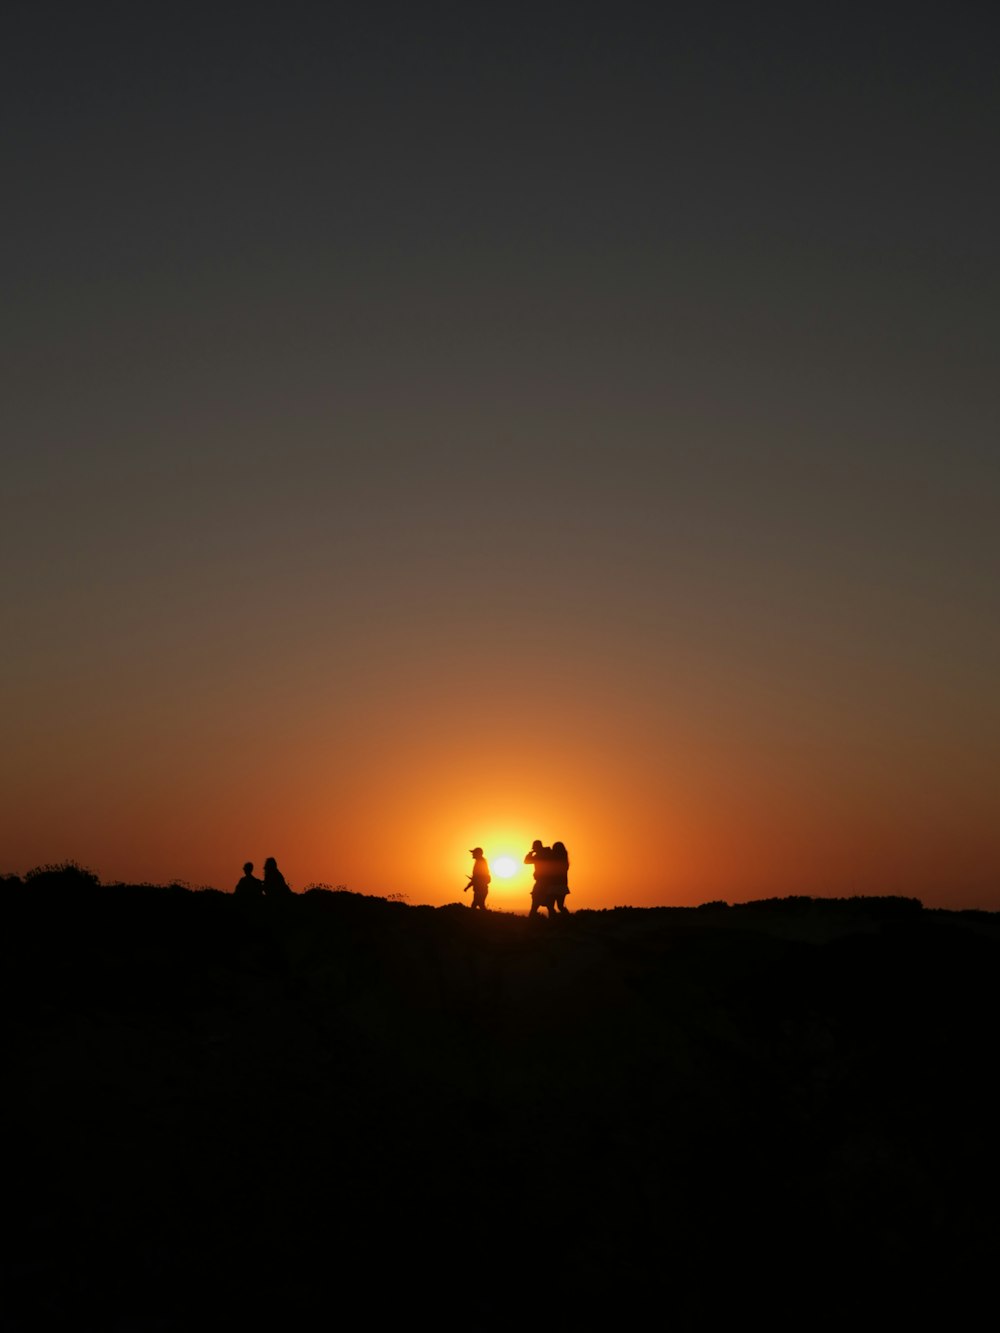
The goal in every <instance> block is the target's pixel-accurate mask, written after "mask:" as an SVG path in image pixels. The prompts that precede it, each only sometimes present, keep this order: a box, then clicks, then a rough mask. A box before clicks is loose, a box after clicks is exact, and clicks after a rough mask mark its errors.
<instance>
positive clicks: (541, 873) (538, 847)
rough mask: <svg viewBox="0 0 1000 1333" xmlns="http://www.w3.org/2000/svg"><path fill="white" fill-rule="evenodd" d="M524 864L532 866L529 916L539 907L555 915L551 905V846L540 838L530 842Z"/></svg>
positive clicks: (550, 914) (534, 913)
mask: <svg viewBox="0 0 1000 1333" xmlns="http://www.w3.org/2000/svg"><path fill="white" fill-rule="evenodd" d="M524 864H525V865H526V866H534V874H535V883H534V885H533V887H532V890H531V911H530V912H529V913H528V915H529V916H537V915H538V909H539V908H540V907H547V908H548V909H549V916H550V917H551V916H554V915H555V908H554V907H553V906H552V848H551V847H546V846H545V845H544V844H543V843H542V841H541V839H540V838H536V839H535V841H534V842H533V843H532V844H531V851H530V852H528V854H527V856H525V858H524Z"/></svg>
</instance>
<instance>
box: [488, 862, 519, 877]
mask: <svg viewBox="0 0 1000 1333" xmlns="http://www.w3.org/2000/svg"><path fill="white" fill-rule="evenodd" d="M492 870H493V873H494V875H496V876H497V877H498V878H499V879H510V877H511V875H513V874H514V873H515V872H516V870H517V862H516V861H512V860H511V858H510V857H509V856H498V857H497V859H496V860H495V861H494V862H493V866H492Z"/></svg>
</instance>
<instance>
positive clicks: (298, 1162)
mask: <svg viewBox="0 0 1000 1333" xmlns="http://www.w3.org/2000/svg"><path fill="white" fill-rule="evenodd" d="M0 888H2V900H0V901H2V904H3V909H4V912H5V924H6V925H7V926H8V929H7V930H6V931H5V932H4V935H3V937H2V941H0V951H2V968H0V976H2V981H0V984H2V986H3V987H5V988H6V993H5V997H4V999H5V1003H4V1005H3V1006H2V1012H3V1014H4V1015H5V1016H6V1018H7V1030H6V1033H5V1036H6V1049H7V1050H8V1052H9V1056H8V1073H9V1075H10V1077H9V1079H8V1085H9V1091H8V1093H7V1094H6V1110H7V1115H8V1125H7V1132H8V1136H9V1140H8V1141H9V1142H10V1143H12V1144H14V1145H16V1150H17V1161H18V1166H19V1168H20V1172H19V1174H18V1181H19V1183H16V1184H9V1196H10V1197H9V1201H8V1208H9V1210H10V1211H11V1215H12V1216H13V1217H16V1218H17V1222H18V1225H17V1227H16V1229H15V1234H14V1237H13V1240H12V1241H11V1242H9V1244H8V1248H7V1251H6V1253H5V1265H4V1268H5V1283H6V1287H5V1292H4V1300H5V1317H6V1318H7V1319H8V1320H9V1321H10V1322H11V1324H12V1327H15V1328H17V1327H34V1326H41V1325H43V1324H44V1325H46V1326H52V1325H53V1324H54V1325H60V1324H64V1325H67V1326H68V1325H70V1324H72V1325H74V1326H76V1327H108V1328H114V1327H125V1326H126V1325H129V1324H134V1323H136V1322H137V1321H140V1316H141V1319H142V1320H145V1321H146V1322H147V1323H150V1324H153V1323H155V1324H156V1326H157V1327H167V1328H171V1329H173V1328H177V1329H180V1328H186V1327H191V1326H192V1321H193V1322H194V1323H195V1324H197V1323H198V1322H199V1321H200V1322H201V1323H202V1324H204V1323H205V1322H210V1321H213V1320H214V1321H216V1322H217V1323H220V1322H221V1323H223V1324H227V1325H228V1324H230V1323H233V1322H242V1323H246V1324H247V1325H248V1326H250V1325H251V1324H255V1323H256V1322H258V1320H259V1318H260V1317H262V1316H265V1317H267V1318H268V1320H269V1321H271V1322H273V1321H277V1320H281V1321H282V1323H283V1324H284V1325H285V1326H309V1325H311V1324H312V1323H314V1322H317V1321H318V1320H319V1319H328V1318H329V1316H330V1311H331V1309H332V1308H334V1309H351V1308H368V1306H369V1305H371V1307H372V1309H377V1312H378V1314H379V1315H380V1316H382V1317H385V1318H388V1319H390V1320H392V1322H401V1321H403V1320H412V1312H413V1308H414V1304H415V1302H416V1303H419V1302H420V1301H421V1300H423V1299H425V1296H424V1295H422V1293H426V1292H427V1291H428V1289H429V1287H433V1288H434V1289H435V1290H437V1289H438V1288H440V1287H441V1286H442V1284H444V1285H445V1286H446V1292H445V1293H444V1295H443V1296H442V1299H443V1300H446V1301H447V1305H448V1309H449V1310H454V1311H456V1312H457V1313H456V1316H455V1318H453V1319H452V1318H451V1317H450V1316H449V1315H448V1313H447V1311H445V1312H444V1313H443V1314H442V1320H443V1323H444V1326H446V1327H452V1326H455V1327H457V1326H461V1327H463V1328H464V1327H468V1326H470V1325H471V1326H474V1327H477V1328H484V1329H490V1330H493V1329H496V1330H498V1333H499V1330H501V1329H502V1330H504V1331H505V1333H506V1331H507V1330H509V1328H510V1327H511V1326H512V1325H513V1324H514V1323H517V1322H523V1320H524V1315H525V1311H531V1312H532V1317H533V1318H534V1317H536V1316H539V1317H541V1318H542V1320H543V1322H545V1323H546V1324H549V1325H551V1326H552V1327H566V1326H569V1325H574V1326H578V1327H591V1326H593V1325H594V1323H595V1322H602V1323H604V1322H606V1323H609V1324H614V1325H615V1326H621V1325H623V1324H632V1323H638V1322H640V1321H641V1320H643V1319H645V1318H646V1317H647V1315H648V1311H649V1309H654V1310H660V1311H664V1312H666V1313H665V1315H664V1317H666V1315H667V1313H668V1314H669V1321H670V1322H672V1323H675V1324H677V1325H678V1326H679V1327H682V1328H690V1327H706V1328H708V1327H719V1326H723V1325H728V1324H730V1323H732V1322H733V1321H734V1320H736V1319H737V1318H741V1317H745V1315H746V1309H747V1301H748V1299H749V1297H748V1294H747V1293H756V1295H755V1296H754V1297H753V1300H755V1301H758V1302H759V1303H761V1305H762V1306H763V1305H764V1304H766V1306H767V1310H768V1324H769V1327H782V1326H790V1325H794V1326H796V1327H801V1326H802V1323H803V1319H804V1315H803V1312H806V1314H807V1315H808V1319H807V1320H806V1322H808V1323H809V1324H810V1326H822V1325H823V1324H824V1322H839V1323H840V1324H841V1326H845V1322H846V1323H850V1322H852V1321H855V1320H856V1318H857V1312H858V1310H859V1309H860V1308H863V1309H864V1310H865V1311H866V1312H867V1314H870V1315H872V1317H875V1316H878V1318H880V1319H883V1320H887V1319H888V1318H889V1316H890V1315H891V1316H892V1319H893V1320H899V1319H903V1318H906V1319H915V1318H916V1316H917V1315H918V1314H919V1315H921V1316H926V1315H927V1313H928V1312H931V1313H932V1314H935V1315H937V1316H941V1317H943V1316H944V1315H947V1314H949V1312H950V1316H951V1318H952V1320H953V1321H954V1317H955V1311H956V1309H957V1310H961V1309H962V1308H963V1303H965V1302H968V1301H971V1299H972V1296H973V1295H977V1296H985V1295H987V1294H988V1293H987V1291H986V1290H985V1288H986V1285H987V1280H988V1275H989V1274H990V1273H991V1272H992V1256H993V1253H994V1251H995V1246H996V1242H997V1240H998V1239H1000V1237H998V1235H997V1231H998V1227H997V1222H996V1217H995V1213H996V1210H995V1207H994V1200H995V1197H996V1191H997V1188H998V1186H1000V1165H998V1162H997V1157H996V1153H995V1150H994V1140H995V1115H994V1105H995V1103H994V1100H993V1095H992V1080H993V1061H992V1051H993V1047H994V1044H995V1033H996V1028H997V1019H998V1016H1000V1015H998V1012H997V1010H998V998H997V991H996V984H995V978H996V976H997V974H998V966H1000V919H998V917H997V915H996V914H989V913H986V914H978V913H977V914H974V915H973V916H971V917H970V916H969V915H968V914H963V913H941V912H928V911H921V910H919V904H916V903H915V902H914V900H906V899H892V898H889V899H874V900H873V899H843V900H825V899H795V900H787V899H772V900H769V901H767V902H758V903H751V904H743V905H734V906H730V907H721V906H718V905H715V904H704V905H703V906H702V908H672V909H651V910H644V909H635V908H633V909H617V910H611V911H606V912H587V911H581V912H576V913H574V914H573V915H572V916H570V917H568V918H567V921H566V922H565V923H560V928H559V929H558V930H556V929H553V930H551V931H549V930H547V929H539V924H538V922H532V921H530V920H529V919H527V918H526V917H518V916H512V915H505V914H503V913H479V912H475V913H474V912H470V911H468V910H467V909H466V908H464V907H463V906H461V905H460V904H452V905H449V906H446V907H442V908H431V907H410V906H407V905H405V904H402V903H398V902H390V901H388V900H386V899H382V898H372V897H366V896H363V895H360V894H356V893H349V892H333V891H330V890H327V889H321V888H313V889H310V890H309V891H307V892H305V893H303V894H298V895H291V896H290V897H289V898H288V899H287V900H284V899H282V900H278V901H277V902H269V901H268V900H267V899H263V898H262V899H260V900H259V901H254V902H251V903H250V904H249V907H251V908H259V909H260V910H259V911H258V910H244V909H245V908H246V907H247V906H248V904H244V903H241V902H240V901H239V900H238V899H237V898H236V897H234V896H233V895H232V894H228V893H219V892H217V891H193V890H188V889H185V888H182V887H179V886H176V885H175V886H166V887H154V886H150V885H144V886H143V885H139V886H129V885H120V884H110V885H102V884H99V883H96V882H95V881H94V879H93V877H91V878H87V877H86V872H84V874H83V875H81V874H80V873H77V871H76V870H74V869H67V868H62V869H60V868H59V867H54V868H53V867H49V868H43V869H42V870H40V872H39V873H37V874H32V875H30V876H25V878H24V880H23V881H22V880H20V879H18V878H16V877H7V878H5V879H4V880H2V881H0ZM12 1179H13V1176H12ZM467 1219H472V1220H473V1222H475V1220H476V1219H486V1220H485V1221H484V1225H487V1226H488V1231H489V1234H490V1235H491V1236H493V1237H495V1238H496V1239H495V1241H493V1242H492V1243H493V1244H494V1245H495V1246H496V1249H495V1250H491V1251H490V1254H491V1255H493V1256H494V1257H493V1258H492V1259H491V1260H490V1263H492V1264H493V1267H492V1268H489V1265H487V1268H489V1271H488V1272H487V1271H484V1267H483V1265H482V1264H478V1263H471V1262H470V1261H469V1252H468V1243H469V1236H468V1231H467V1226H466V1222H467ZM538 1227H541V1228H542V1232H543V1234H544V1236H545V1237H546V1238H548V1237H550V1236H551V1235H553V1234H555V1235H556V1236H558V1237H561V1238H563V1240H564V1244H563V1245H562V1248H561V1249H560V1250H559V1254H558V1258H559V1262H558V1264H556V1265H555V1266H554V1268H553V1267H552V1266H548V1265H546V1266H544V1281H542V1282H541V1283H540V1282H539V1278H538V1269H537V1266H536V1265H534V1264H533V1263H531V1264H526V1263H525V1262H523V1254H522V1245H523V1243H524V1238H525V1236H526V1235H527V1236H528V1237H529V1238H533V1237H535V1236H536V1235H537V1228H538ZM501 1238H503V1240H502V1247H501ZM532 1244H534V1240H532ZM373 1255H377V1259H373ZM508 1255H509V1256H510V1257H509V1258H508V1257H507V1256H508ZM373 1262H375V1263H376V1264H377V1265H378V1266H379V1267H380V1269H381V1268H384V1267H385V1265H387V1264H389V1263H390V1262H391V1269H392V1281H391V1282H388V1283H378V1284H377V1285H376V1286H373V1285H372V1280H371V1277H370V1274H371V1272H372V1264H373ZM445 1274H447V1276H446V1277H445ZM915 1274H917V1275H918V1276H915ZM373 1302H374V1305H372V1303H373ZM366 1303H367V1304H366ZM866 1317H867V1315H866Z"/></svg>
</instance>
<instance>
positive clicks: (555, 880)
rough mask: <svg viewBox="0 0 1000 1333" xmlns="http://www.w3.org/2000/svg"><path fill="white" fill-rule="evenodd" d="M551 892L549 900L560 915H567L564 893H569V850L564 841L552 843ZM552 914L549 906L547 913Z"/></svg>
mask: <svg viewBox="0 0 1000 1333" xmlns="http://www.w3.org/2000/svg"><path fill="white" fill-rule="evenodd" d="M550 891H551V894H552V899H551V901H552V902H553V903H554V904H555V906H556V908H557V910H558V912H559V914H560V916H565V915H567V907H566V895H567V893H569V852H568V851H567V850H566V844H565V843H564V842H554V843H553V844H552V879H551V885H550ZM551 914H552V908H551V907H550V908H549V915H550V916H551Z"/></svg>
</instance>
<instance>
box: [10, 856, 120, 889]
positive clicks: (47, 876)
mask: <svg viewBox="0 0 1000 1333" xmlns="http://www.w3.org/2000/svg"><path fill="white" fill-rule="evenodd" d="M24 882H25V884H30V885H32V887H34V888H40V887H43V886H45V885H51V884H58V885H60V887H62V888H73V887H75V886H78V887H80V888H93V887H95V886H96V885H97V884H99V883H100V882H101V881H100V880H99V879H98V877H97V875H96V874H95V873H94V871H93V870H89V869H88V868H87V867H86V866H81V865H77V863H76V862H75V861H59V862H56V863H54V864H49V865H44V866H34V867H33V868H32V869H31V870H29V871H28V872H27V874H26V875H25V876H24Z"/></svg>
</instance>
